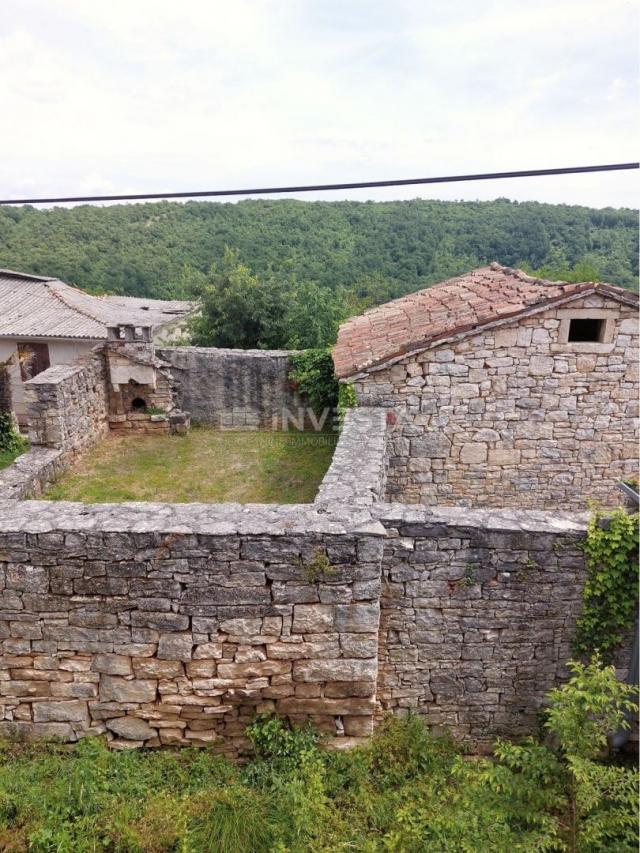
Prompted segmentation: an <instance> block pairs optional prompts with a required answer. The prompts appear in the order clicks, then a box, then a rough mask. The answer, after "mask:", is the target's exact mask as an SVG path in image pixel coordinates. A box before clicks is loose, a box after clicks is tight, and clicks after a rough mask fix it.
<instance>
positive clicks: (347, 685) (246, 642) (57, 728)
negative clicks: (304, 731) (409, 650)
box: [0, 501, 383, 751]
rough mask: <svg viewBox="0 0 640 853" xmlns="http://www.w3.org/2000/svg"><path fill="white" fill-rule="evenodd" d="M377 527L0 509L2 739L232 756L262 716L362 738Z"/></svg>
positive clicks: (62, 507) (161, 511) (202, 515)
mask: <svg viewBox="0 0 640 853" xmlns="http://www.w3.org/2000/svg"><path fill="white" fill-rule="evenodd" d="M360 524H362V529H360ZM382 532H383V531H382V528H374V529H371V526H370V521H369V517H368V516H367V518H366V519H365V523H362V520H361V519H359V518H358V516H357V515H353V514H351V515H350V514H349V513H341V518H340V520H336V519H335V518H332V517H331V516H330V515H328V514H320V513H317V512H316V511H315V510H313V509H312V508H311V507H293V508H292V507H276V506H273V507H259V506H254V507H251V506H243V507H240V506H235V505H220V506H215V507H214V506H206V505H189V506H168V505H161V504H158V505H153V504H150V505H147V506H144V507H143V506H141V505H132V506H126V505H121V506H84V505H80V504H63V503H61V504H55V503H48V502H29V503H24V502H23V503H20V502H16V501H13V502H4V503H0V567H1V569H2V593H1V597H0V608H1V610H0V637H1V638H2V639H1V641H0V642H1V643H2V658H1V667H2V668H1V669H0V708H1V709H2V722H0V735H2V736H6V737H22V736H37V735H55V736H59V737H62V738H65V739H75V738H77V737H79V736H81V735H83V734H86V733H96V734H97V733H107V735H108V737H109V738H111V739H113V742H114V745H117V744H118V742H121V741H126V742H127V743H128V744H130V745H131V744H134V745H143V744H145V745H147V746H154V745H159V744H184V745H187V744H191V745H198V744H205V743H214V742H221V743H223V746H224V748H226V749H228V750H230V751H236V750H238V749H239V748H242V746H243V744H244V739H243V731H244V728H245V727H246V725H247V723H248V722H249V721H250V719H251V717H252V715H253V714H254V713H255V712H256V711H267V710H275V711H278V712H279V713H282V714H285V715H287V716H288V717H289V718H291V719H292V720H297V721H302V720H303V719H305V718H307V717H310V718H311V719H312V720H313V721H314V722H315V723H316V724H317V725H318V726H320V728H322V729H324V730H326V731H328V732H330V733H331V734H334V735H338V734H347V735H363V734H367V733H369V732H370V731H371V729H372V720H373V713H374V705H375V686H376V678H377V636H378V620H379V595H380V558H381V552H382V540H381V537H380V533H382Z"/></svg>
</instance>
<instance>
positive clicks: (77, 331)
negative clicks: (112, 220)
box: [0, 270, 195, 422]
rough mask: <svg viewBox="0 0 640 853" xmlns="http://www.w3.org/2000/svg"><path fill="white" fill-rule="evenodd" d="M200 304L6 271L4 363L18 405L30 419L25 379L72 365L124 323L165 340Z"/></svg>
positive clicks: (0, 312)
mask: <svg viewBox="0 0 640 853" xmlns="http://www.w3.org/2000/svg"><path fill="white" fill-rule="evenodd" d="M194 309H195V305H194V303H191V302H182V301H177V300H176V301H173V300H160V299H139V298H134V297H127V296H94V295H92V294H89V293H85V292H84V291H82V290H79V289H78V288H77V287H71V286H70V285H68V284H65V282H63V281H60V280H59V279H57V278H51V277H48V276H35V275H28V274H26V273H20V272H14V271H13V270H0V362H5V361H7V360H8V359H12V364H11V368H10V377H11V395H12V398H13V407H14V410H15V412H16V415H17V417H18V419H19V420H20V421H22V422H23V421H24V419H25V404H24V391H23V387H22V386H23V382H24V381H26V380H27V379H29V378H30V377H31V376H35V375H37V374H38V373H39V372H41V371H42V370H45V369H46V368H47V367H49V366H51V365H55V364H71V363H72V362H74V361H75V360H76V359H77V358H78V356H80V355H82V354H83V353H86V352H88V351H89V350H90V349H91V348H92V347H94V346H95V345H96V344H98V343H101V342H102V341H106V340H107V328H108V327H109V326H116V325H120V324H129V325H133V326H139V327H151V328H152V330H153V335H154V339H155V340H156V341H157V342H162V341H163V340H166V339H167V338H168V337H170V335H171V333H172V331H173V330H175V329H176V328H177V327H179V326H180V324H181V323H184V320H185V318H186V317H187V316H188V315H189V314H191V313H192V312H193V311H194Z"/></svg>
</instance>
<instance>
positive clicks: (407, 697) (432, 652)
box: [376, 504, 626, 748]
mask: <svg viewBox="0 0 640 853" xmlns="http://www.w3.org/2000/svg"><path fill="white" fill-rule="evenodd" d="M376 509H377V512H376V514H377V515H378V517H379V518H380V520H381V521H382V522H383V524H384V525H385V528H386V529H387V534H388V538H387V540H386V542H385V554H384V559H383V565H382V590H383V592H382V599H381V624H380V674H379V680H378V699H379V701H380V703H381V706H382V708H383V709H384V710H387V711H394V712H398V711H400V710H402V709H404V710H408V709H411V710H412V711H414V712H417V713H419V714H422V715H424V718H425V721H426V722H427V723H428V724H429V725H430V726H436V727H446V728H448V729H449V730H450V731H451V732H452V733H453V734H454V735H455V736H457V737H462V738H464V740H465V741H466V742H468V743H470V744H474V745H475V746H476V747H478V748H482V747H484V746H488V745H489V744H490V743H491V742H492V740H494V739H495V737H496V736H509V737H514V736H515V737H517V736H520V735H525V734H532V733H535V732H536V728H537V724H538V723H537V713H538V710H539V708H540V706H541V704H542V700H543V699H544V696H545V694H546V693H547V692H548V690H550V689H551V687H553V686H554V685H556V684H557V683H558V682H559V681H561V680H563V679H564V678H566V676H567V670H566V662H567V660H568V659H569V658H570V657H571V649H570V640H571V636H572V634H573V630H574V625H575V620H576V618H577V616H578V615H579V613H580V611H581V608H582V586H583V583H584V579H585V563H584V554H583V552H582V550H581V548H580V544H581V541H582V540H583V539H584V535H585V529H586V522H587V518H586V516H584V517H581V516H579V515H574V516H566V515H562V514H560V513H558V514H557V516H551V514H549V513H543V512H536V511H532V510H529V511H522V512H517V511H511V512H509V511H489V510H468V509H463V508H459V507H451V508H438V509H436V510H435V511H433V512H429V511H427V510H423V509H419V508H411V507H408V506H406V505H402V504H392V505H389V504H387V505H379V506H378V507H377V508H376ZM623 660H625V661H626V659H625V658H624V656H623Z"/></svg>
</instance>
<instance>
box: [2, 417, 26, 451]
mask: <svg viewBox="0 0 640 853" xmlns="http://www.w3.org/2000/svg"><path fill="white" fill-rule="evenodd" d="M26 447H27V441H26V439H24V438H23V437H22V436H21V435H20V433H19V432H18V431H17V430H16V428H15V423H14V421H13V415H12V414H11V412H0V453H16V454H17V453H22V451H23V450H25V449H26Z"/></svg>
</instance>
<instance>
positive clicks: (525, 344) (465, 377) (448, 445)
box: [355, 295, 638, 510]
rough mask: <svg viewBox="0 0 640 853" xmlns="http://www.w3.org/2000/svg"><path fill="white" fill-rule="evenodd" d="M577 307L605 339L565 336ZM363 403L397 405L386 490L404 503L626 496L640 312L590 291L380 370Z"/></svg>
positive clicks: (557, 503) (634, 461)
mask: <svg viewBox="0 0 640 853" xmlns="http://www.w3.org/2000/svg"><path fill="white" fill-rule="evenodd" d="M572 317H577V318H582V319H584V318H587V319H588V318H592V319H600V320H601V322H603V323H604V332H603V340H602V341H600V342H570V341H568V340H567V335H568V329H569V325H568V324H569V322H570V319H571V318H572ZM355 389H356V393H357V396H358V400H359V402H360V403H361V404H362V405H365V406H380V407H382V408H385V409H387V410H392V412H393V414H394V415H396V416H397V424H396V427H395V429H394V431H393V433H392V435H391V438H390V447H389V472H388V495H389V498H390V499H391V500H401V501H403V502H405V503H421V504H425V505H434V504H466V505H469V506H498V507H500V506H502V507H505V506H514V507H520V508H523V507H529V508H532V509H535V508H537V509H549V510H553V509H555V508H557V507H563V508H565V509H574V510H583V509H585V508H586V502H587V500H588V499H589V498H591V499H594V500H597V501H599V502H600V503H601V504H602V505H604V506H615V505H617V504H619V503H620V495H619V492H618V490H617V487H616V481H617V480H618V479H621V478H623V477H625V476H631V477H637V472H638V317H637V314H636V311H635V309H634V308H632V307H630V306H628V305H622V304H621V303H620V302H617V301H616V300H613V299H605V298H604V297H603V296H600V295H591V296H587V297H583V298H581V299H575V300H574V301H573V302H571V303H564V304H563V306H562V307H561V308H553V309H549V310H546V311H541V312H538V313H537V314H535V315H532V316H527V317H523V318H520V319H519V320H517V321H509V322H505V323H504V324H502V325H499V326H497V327H496V328H488V329H486V330H484V331H482V332H478V333H476V334H471V333H465V334H461V335H458V336H457V337H454V338H453V339H451V340H449V341H444V342H441V343H437V344H434V345H433V346H432V347H431V348H428V349H425V350H422V351H420V352H415V353H412V354H411V355H409V356H407V357H405V358H402V359H399V360H398V361H397V363H395V364H393V365H387V366H384V367H382V368H380V369H372V370H371V371H370V372H369V373H368V374H366V375H362V376H361V377H360V378H358V379H357V380H356V382H355Z"/></svg>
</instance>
